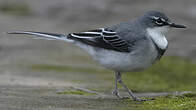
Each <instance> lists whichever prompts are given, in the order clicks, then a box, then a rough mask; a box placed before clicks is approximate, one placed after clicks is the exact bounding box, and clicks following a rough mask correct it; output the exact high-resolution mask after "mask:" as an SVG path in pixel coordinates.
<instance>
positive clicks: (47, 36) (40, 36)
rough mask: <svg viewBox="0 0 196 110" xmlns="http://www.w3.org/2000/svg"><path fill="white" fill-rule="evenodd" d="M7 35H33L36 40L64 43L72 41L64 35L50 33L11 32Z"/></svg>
mask: <svg viewBox="0 0 196 110" xmlns="http://www.w3.org/2000/svg"><path fill="white" fill-rule="evenodd" d="M8 34H26V35H35V36H36V39H46V40H61V41H66V42H73V40H70V39H67V36H66V35H65V34H52V33H43V32H33V31H13V32H8Z"/></svg>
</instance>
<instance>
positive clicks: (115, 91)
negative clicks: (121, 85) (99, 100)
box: [112, 89, 121, 99]
mask: <svg viewBox="0 0 196 110" xmlns="http://www.w3.org/2000/svg"><path fill="white" fill-rule="evenodd" d="M112 94H114V95H115V96H116V97H118V98H119V99H121V96H120V95H119V92H118V90H116V89H115V90H113V91H112Z"/></svg>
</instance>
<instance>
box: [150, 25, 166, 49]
mask: <svg viewBox="0 0 196 110" xmlns="http://www.w3.org/2000/svg"><path fill="white" fill-rule="evenodd" d="M168 29H169V28H168V27H156V28H147V33H148V35H149V36H150V37H151V38H152V40H153V41H154V43H156V45H157V46H158V47H159V48H161V49H166V48H167V45H168V41H167V39H166V38H165V35H164V34H165V33H167V31H168Z"/></svg>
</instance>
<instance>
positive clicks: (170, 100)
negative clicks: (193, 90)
mask: <svg viewBox="0 0 196 110" xmlns="http://www.w3.org/2000/svg"><path fill="white" fill-rule="evenodd" d="M140 107H141V109H142V110H195V109H196V97H192V98H190V97H185V96H166V97H158V98H156V100H154V101H147V102H143V103H142V105H141V106H140Z"/></svg>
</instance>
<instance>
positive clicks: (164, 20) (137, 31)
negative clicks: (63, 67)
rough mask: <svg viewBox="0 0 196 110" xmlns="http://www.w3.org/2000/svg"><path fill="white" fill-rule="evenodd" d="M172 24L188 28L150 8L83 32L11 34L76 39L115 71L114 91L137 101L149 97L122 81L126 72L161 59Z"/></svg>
mask: <svg viewBox="0 0 196 110" xmlns="http://www.w3.org/2000/svg"><path fill="white" fill-rule="evenodd" d="M171 28H186V26H184V25H181V24H176V23H174V22H172V21H171V20H170V19H169V18H168V17H167V16H166V15H165V14H164V13H163V12H160V11H154V10H151V11H147V12H146V13H144V15H142V16H140V17H138V18H136V19H134V20H129V21H124V22H122V23H119V24H114V25H112V26H108V27H104V28H96V29H94V30H87V31H83V32H75V33H69V34H57V33H47V32H36V31H11V32H8V34H27V35H34V36H36V37H38V38H42V39H49V40H61V41H65V42H70V43H73V44H75V45H77V46H79V47H81V48H82V49H84V50H85V51H86V52H87V53H89V54H90V55H91V56H92V57H93V59H94V60H95V61H97V62H98V63H99V64H100V65H101V66H103V67H105V68H106V69H109V70H112V71H114V75H115V88H114V90H113V92H112V93H113V94H114V95H115V96H116V97H118V98H122V97H121V96H120V95H119V90H118V86H117V84H118V83H119V84H121V86H122V87H123V88H124V89H125V91H126V92H128V95H129V98H130V99H131V98H132V99H133V100H134V101H147V100H148V99H143V98H139V97H137V96H136V95H135V94H134V93H133V92H132V91H131V90H130V89H129V88H128V87H127V86H126V84H125V83H124V82H123V80H122V78H121V76H122V73H123V72H139V71H143V70H145V69H147V68H149V67H151V66H152V65H153V64H154V63H155V62H157V61H159V60H160V59H161V57H162V56H163V55H164V53H165V51H166V50H167V48H168V40H167V39H166V36H165V35H166V33H167V32H168V31H169V30H170V29H171Z"/></svg>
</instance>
